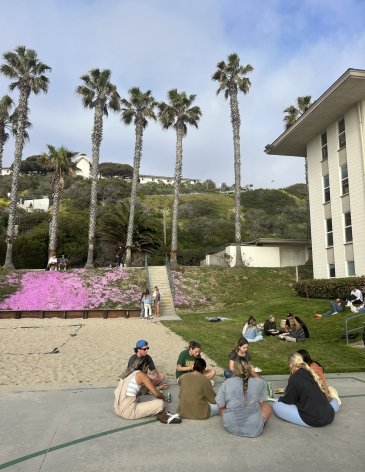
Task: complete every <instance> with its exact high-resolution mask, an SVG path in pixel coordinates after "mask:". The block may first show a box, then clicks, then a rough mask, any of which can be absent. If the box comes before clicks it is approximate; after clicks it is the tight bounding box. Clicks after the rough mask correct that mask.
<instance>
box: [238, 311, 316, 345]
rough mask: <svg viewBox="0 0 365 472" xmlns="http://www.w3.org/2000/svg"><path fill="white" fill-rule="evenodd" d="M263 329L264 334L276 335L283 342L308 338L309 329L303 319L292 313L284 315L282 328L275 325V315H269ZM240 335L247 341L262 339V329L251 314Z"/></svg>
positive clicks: (301, 340)
mask: <svg viewBox="0 0 365 472" xmlns="http://www.w3.org/2000/svg"><path fill="white" fill-rule="evenodd" d="M263 330H264V333H265V335H266V336H278V338H279V339H280V340H281V341H284V342H285V341H290V342H303V341H305V339H306V338H309V331H308V328H307V326H306V325H305V323H304V321H302V320H301V319H300V318H299V316H296V315H294V314H293V313H288V314H287V315H286V320H285V323H284V325H283V328H279V329H278V327H277V325H276V321H275V316H274V315H270V316H269V318H268V319H267V320H266V321H265V323H264V325H263ZM242 336H244V337H245V339H247V341H248V342H249V343H254V342H258V341H262V340H263V339H264V337H263V335H262V331H261V330H260V329H259V327H258V324H257V321H256V320H255V318H254V317H253V316H250V317H249V318H248V320H247V321H246V323H245V324H244V326H243V328H242Z"/></svg>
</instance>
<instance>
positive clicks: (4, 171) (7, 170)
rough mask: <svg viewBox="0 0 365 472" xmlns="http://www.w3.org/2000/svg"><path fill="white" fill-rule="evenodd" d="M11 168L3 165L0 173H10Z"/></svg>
mask: <svg viewBox="0 0 365 472" xmlns="http://www.w3.org/2000/svg"><path fill="white" fill-rule="evenodd" d="M10 174H11V169H10V167H2V169H1V173H0V175H10Z"/></svg>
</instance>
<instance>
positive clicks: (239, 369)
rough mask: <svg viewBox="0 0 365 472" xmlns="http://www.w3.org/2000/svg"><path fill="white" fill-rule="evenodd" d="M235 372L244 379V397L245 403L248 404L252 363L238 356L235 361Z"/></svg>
mask: <svg viewBox="0 0 365 472" xmlns="http://www.w3.org/2000/svg"><path fill="white" fill-rule="evenodd" d="M233 374H234V375H235V376H236V377H240V378H241V379H242V386H243V398H244V399H245V404H247V389H248V379H249V378H250V377H251V364H250V363H249V362H247V361H245V360H244V359H242V358H240V357H238V358H237V359H236V360H235V361H234V365H233Z"/></svg>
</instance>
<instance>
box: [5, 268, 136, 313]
mask: <svg viewBox="0 0 365 472" xmlns="http://www.w3.org/2000/svg"><path fill="white" fill-rule="evenodd" d="M129 277H130V276H129V274H128V273H127V272H126V271H123V270H120V269H117V270H115V269H105V270H104V269H99V270H95V271H92V272H88V271H84V270H83V269H79V270H74V271H70V272H57V271H48V272H46V271H45V272H26V273H24V274H17V273H11V274H9V275H7V276H6V277H5V279H4V282H3V283H6V284H7V285H14V286H16V287H19V288H18V290H17V291H15V292H13V293H12V294H11V295H9V296H7V297H6V298H5V299H4V300H2V301H1V302H0V310H4V309H8V310H9V309H10V310H82V309H91V308H115V307H120V308H122V307H123V308H127V307H130V306H138V305H139V298H140V294H141V288H140V287H139V286H138V285H136V284H135V283H129Z"/></svg>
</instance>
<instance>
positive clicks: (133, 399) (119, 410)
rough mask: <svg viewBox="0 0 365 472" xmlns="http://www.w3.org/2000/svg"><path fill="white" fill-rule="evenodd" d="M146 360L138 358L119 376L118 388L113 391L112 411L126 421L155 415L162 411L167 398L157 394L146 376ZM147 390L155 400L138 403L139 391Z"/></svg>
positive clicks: (159, 393)
mask: <svg viewBox="0 0 365 472" xmlns="http://www.w3.org/2000/svg"><path fill="white" fill-rule="evenodd" d="M147 372H148V360H147V358H146V357H140V358H138V359H137V360H136V361H135V362H134V364H133V365H132V366H131V367H129V368H128V369H126V370H125V371H124V372H123V374H122V375H121V379H120V381H119V384H118V387H117V388H116V389H115V390H114V411H115V413H116V414H117V415H118V416H121V417H122V418H124V419H126V420H136V419H138V418H145V417H146V416H151V415H157V413H160V412H161V411H162V410H163V409H164V402H167V398H166V397H165V395H163V393H161V392H159V391H158V390H157V389H156V387H155V386H154V385H153V383H152V382H151V379H150V378H149V377H148V375H147ZM143 389H145V390H148V391H149V392H150V393H151V394H152V395H153V396H154V397H156V400H150V401H143V402H141V401H140V396H141V391H143Z"/></svg>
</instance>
